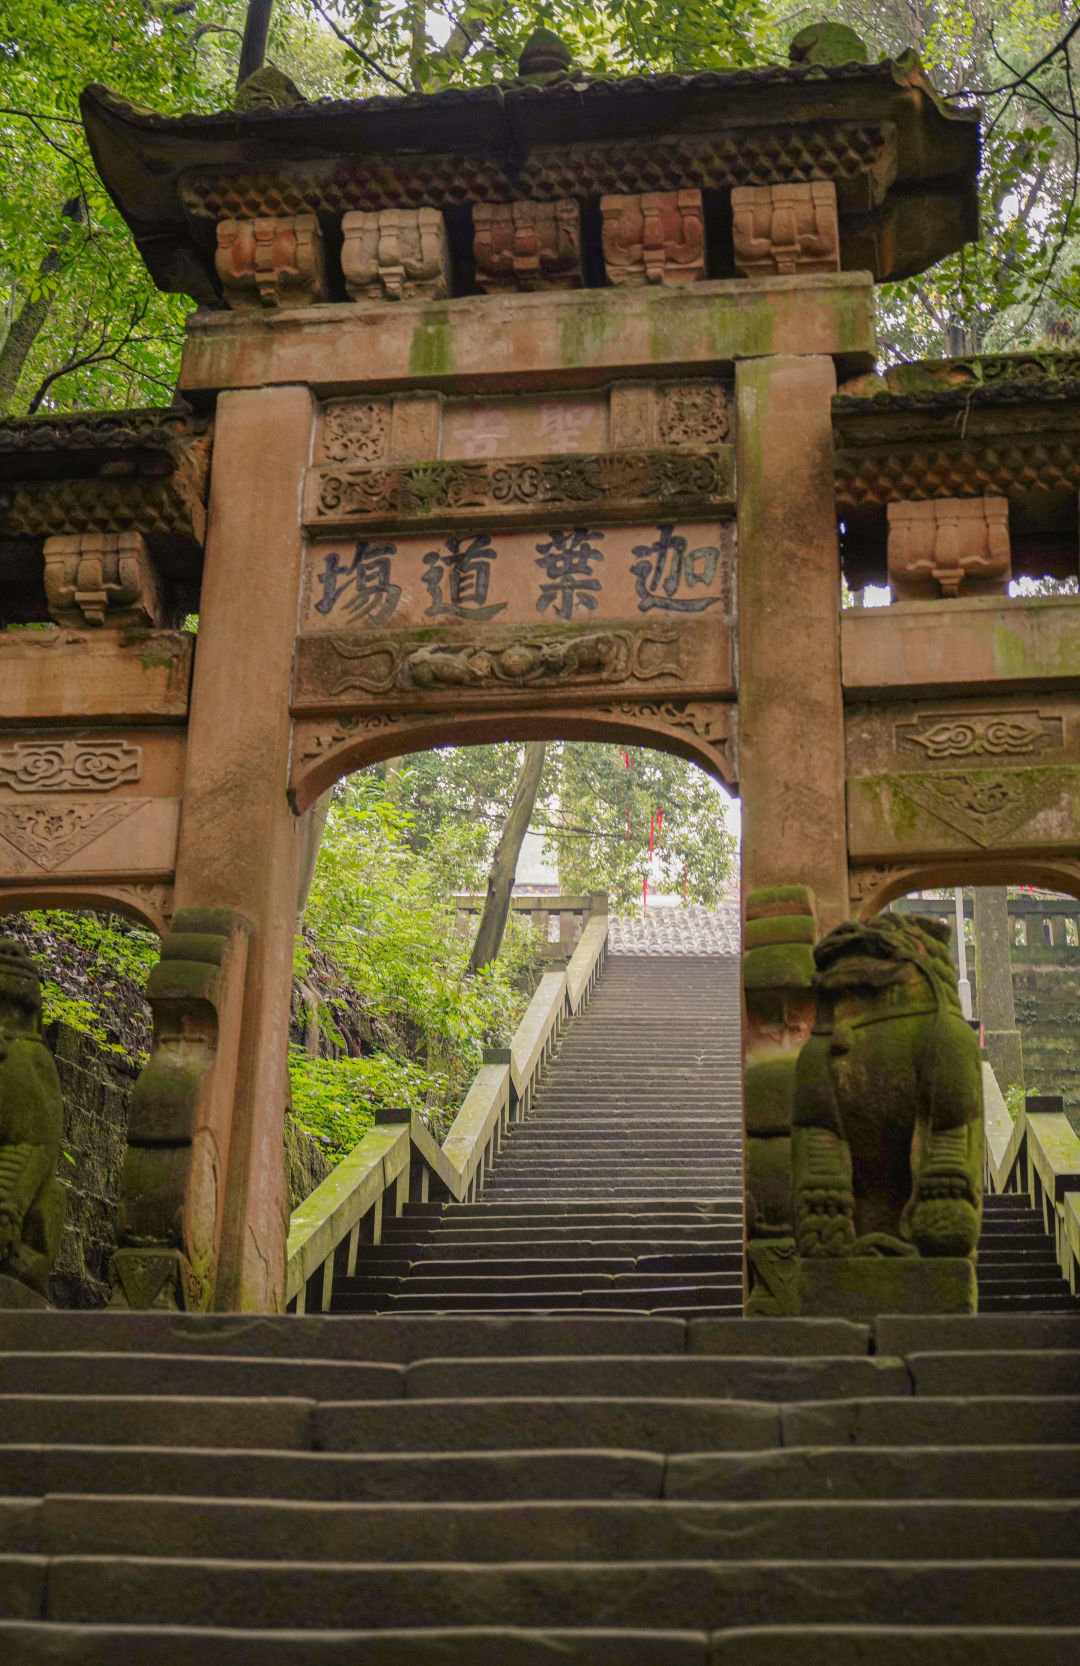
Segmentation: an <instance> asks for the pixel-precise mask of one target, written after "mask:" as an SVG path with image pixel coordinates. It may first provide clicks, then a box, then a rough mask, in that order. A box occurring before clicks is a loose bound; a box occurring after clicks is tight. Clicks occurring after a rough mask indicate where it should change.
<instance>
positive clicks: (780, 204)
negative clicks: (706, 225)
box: [731, 179, 840, 278]
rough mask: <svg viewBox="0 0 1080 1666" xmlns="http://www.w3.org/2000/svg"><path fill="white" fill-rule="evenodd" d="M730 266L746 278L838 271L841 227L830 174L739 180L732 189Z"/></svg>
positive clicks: (834, 189)
mask: <svg viewBox="0 0 1080 1666" xmlns="http://www.w3.org/2000/svg"><path fill="white" fill-rule="evenodd" d="M731 210H732V225H733V232H734V240H735V270H736V271H737V272H738V273H740V274H741V276H743V277H745V278H772V277H778V276H781V275H784V274H793V273H807V272H839V270H840V227H839V221H838V219H837V214H836V186H835V184H834V183H833V181H832V180H831V179H820V180H814V181H813V182H812V183H811V184H808V185H742V186H739V187H737V188H736V189H735V190H734V191H732V193H731Z"/></svg>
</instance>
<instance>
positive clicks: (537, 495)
mask: <svg viewBox="0 0 1080 1666" xmlns="http://www.w3.org/2000/svg"><path fill="white" fill-rule="evenodd" d="M372 442H373V443H377V442H375V440H374V435H373V436H372ZM734 491H735V487H734V454H733V451H732V448H731V447H730V446H720V447H718V448H717V450H715V451H712V452H706V451H691V450H690V449H689V447H688V446H687V447H685V448H679V449H675V448H672V449H671V450H669V451H647V452H633V451H616V452H599V453H595V454H592V455H590V454H587V453H573V452H571V453H569V454H568V455H565V456H552V457H534V458H526V459H521V460H516V459H509V460H507V461H502V460H500V459H495V458H493V459H490V460H489V459H486V458H484V459H477V460H476V461H472V462H469V461H450V460H448V461H445V462H430V463H412V464H402V465H399V466H397V467H378V466H374V467H364V466H361V465H356V466H352V467H348V468H344V467H325V468H321V469H312V470H311V471H310V472H309V474H308V478H307V483H306V487H305V491H304V522H305V525H307V526H311V527H318V528H320V529H323V528H327V529H332V528H336V527H339V526H340V527H347V526H350V525H354V524H363V525H375V524H377V523H379V522H382V521H389V522H392V523H393V524H394V526H395V527H400V526H402V525H409V524H421V525H422V524H423V523H424V522H425V521H430V520H431V518H432V517H433V516H436V515H437V516H439V518H440V522H442V521H447V520H455V519H465V520H469V519H476V518H480V519H483V521H484V523H485V525H487V524H493V523H494V522H496V521H497V522H499V523H501V524H505V523H506V522H507V521H511V520H515V519H517V520H524V521H528V522H530V524H531V522H532V521H533V520H534V519H535V517H536V514H537V512H538V511H540V512H542V513H543V514H544V516H545V517H546V518H548V519H550V518H551V517H555V518H558V519H566V518H567V517H568V516H571V515H573V516H580V517H585V518H589V519H592V518H597V517H600V516H603V517H606V518H610V517H611V516H612V515H613V514H618V515H626V516H628V517H633V518H637V517H639V516H642V515H645V514H646V512H654V513H656V514H657V515H659V516H661V518H664V517H667V516H671V517H672V518H675V517H677V516H679V515H681V514H683V513H685V512H691V511H693V512H697V511H703V510H712V511H713V512H714V513H715V512H716V511H718V510H719V511H721V512H723V511H725V510H726V511H728V512H730V511H731V509H732V508H733V507H734Z"/></svg>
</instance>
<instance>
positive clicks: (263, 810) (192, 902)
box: [166, 386, 312, 1312]
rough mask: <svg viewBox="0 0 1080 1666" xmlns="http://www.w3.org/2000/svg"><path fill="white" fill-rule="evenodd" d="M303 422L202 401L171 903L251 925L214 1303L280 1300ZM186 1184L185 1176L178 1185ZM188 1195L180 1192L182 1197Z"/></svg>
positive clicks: (301, 403) (281, 391) (234, 1058)
mask: <svg viewBox="0 0 1080 1666" xmlns="http://www.w3.org/2000/svg"><path fill="white" fill-rule="evenodd" d="M311 428H312V399H311V395H310V393H309V392H308V390H307V388H303V387H296V386H284V387H277V388H257V389H251V390H242V391H235V392H227V393H223V394H221V396H220V397H219V399H218V402H217V415H216V424H215V439H214V460H213V472H212V477H211V486H210V513H209V522H208V529H207V538H206V558H205V569H204V576H203V585H202V600H201V608H202V611H201V615H200V623H199V637H198V644H197V648H196V655H195V678H194V685H193V689H192V702H191V718H190V726H189V729H188V764H187V782H186V786H185V792H184V814H183V820H182V828H181V836H180V849H179V855H178V860H177V868H176V904H177V909H178V911H179V910H182V909H209V908H227V909H231V910H234V911H236V912H238V914H239V915H240V916H242V917H243V918H244V919H245V920H246V921H247V922H248V924H249V926H250V932H251V936H250V941H249V946H248V953H247V962H246V969H245V970H244V971H243V977H244V989H243V997H242V1002H241V1003H240V1013H241V1017H240V1022H239V1024H238V1025H236V1026H235V1027H234V1028H232V1030H231V1033H229V1034H222V1035H220V1036H219V1037H218V1048H219V1053H220V1051H221V1049H225V1050H226V1051H227V1052H228V1053H229V1054H231V1057H228V1058H220V1057H219V1061H218V1063H219V1067H220V1087H219V1090H218V1094H217V1095H216V1097H218V1099H219V1103H218V1104H216V1105H215V1106H214V1107H212V1109H211V1112H210V1115H211V1116H212V1118H213V1120H214V1122H215V1124H216V1126H217V1127H218V1128H219V1130H220V1143H221V1146H222V1152H221V1157H222V1168H223V1200H224V1201H223V1208H222V1212H221V1217H220V1228H219V1232H220V1236H219V1246H218V1255H217V1269H216V1278H215V1281H214V1294H213V1298H212V1305H213V1306H214V1307H216V1308H218V1309H221V1310H229V1311H237V1310H240V1311H263V1312H266V1311H273V1310H275V1309H278V1308H280V1307H282V1306H283V1305H284V1270H285V1253H284V1246H285V1238H286V1236H287V1231H288V1190H287V1187H286V1183H285V1166H284V1149H283V1142H282V1124H283V1119H284V1115H285V1111H286V1109H287V1106H288V1082H287V1076H286V1058H287V1050H288V1026H289V1001H290V994H291V989H292V956H293V933H294V930H295V924H296V895H297V882H298V874H299V866H300V855H301V843H302V823H301V822H300V820H299V818H297V817H296V816H295V815H293V813H292V811H291V810H290V808H289V804H288V801H287V798H286V782H287V780H288V759H289V743H290V718H289V667H290V664H291V658H292V647H293V634H294V632H295V630H296V617H297V606H298V594H299V585H300V567H301V532H300V527H299V525H298V521H297V504H298V502H299V497H300V488H301V483H302V477H303V471H304V469H305V468H306V467H307V463H308V459H309V453H310V446H311ZM166 947H167V945H166ZM233 1083H235V1086H233ZM198 1184H199V1178H198V1176H197V1175H193V1176H192V1177H191V1180H190V1181H189V1187H190V1186H191V1185H198ZM202 1201H203V1207H204V1208H205V1207H207V1206H208V1205H207V1201H206V1200H202ZM198 1202H199V1200H196V1199H192V1198H189V1200H188V1208H189V1210H190V1209H191V1208H192V1207H193V1206H194V1205H196V1204H197V1203H198Z"/></svg>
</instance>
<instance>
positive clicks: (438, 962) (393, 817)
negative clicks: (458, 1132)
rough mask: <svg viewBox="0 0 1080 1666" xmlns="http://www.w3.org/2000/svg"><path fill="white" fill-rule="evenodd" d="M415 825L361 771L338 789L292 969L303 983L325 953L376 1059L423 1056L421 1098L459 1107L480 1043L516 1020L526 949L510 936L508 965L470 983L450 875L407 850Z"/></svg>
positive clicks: (374, 778)
mask: <svg viewBox="0 0 1080 1666" xmlns="http://www.w3.org/2000/svg"><path fill="white" fill-rule="evenodd" d="M412 828H413V823H412V817H411V815H410V813H409V811H408V810H407V809H405V808H403V807H402V806H401V805H400V804H399V803H397V802H396V801H395V800H394V799H393V798H391V797H388V796H387V790H386V783H385V782H384V781H383V780H382V779H381V777H380V775H378V774H376V773H374V772H370V771H366V772H362V773H360V774H358V775H355V776H353V777H351V778H350V779H349V780H348V781H346V782H343V783H342V784H341V785H340V786H339V788H338V789H337V791H336V793H335V797H334V800H333V802H332V804H331V806H330V810H329V814H328V818H327V827H326V833H325V836H324V839H323V844H322V849H321V851H320V854H319V860H318V862H317V863H316V867H315V876H314V879H313V881H312V886H311V894H310V897H309V900H308V906H307V911H306V916H305V926H306V928H307V929H306V931H305V933H304V934H303V936H301V937H299V938H298V939H297V951H296V962H295V966H296V972H297V975H298V976H299V977H300V978H301V979H303V978H305V977H306V976H307V974H308V973H309V971H310V970H311V968H312V961H313V954H314V951H315V950H316V949H317V950H318V951H319V952H321V953H322V954H324V955H325V956H327V957H328V958H329V959H330V960H331V961H332V963H333V966H334V968H335V970H336V972H337V973H338V974H339V975H340V977H341V978H342V979H343V980H344V982H345V983H346V984H347V985H348V987H349V990H350V991H351V996H352V999H353V1000H354V1001H356V1002H358V1003H359V1004H360V1006H361V1007H362V1008H363V1010H364V1012H365V1013H366V1014H367V1016H368V1018H369V1020H370V1022H371V1025H372V1028H373V1031H374V1033H375V1035H376V1037H377V1041H378V1048H379V1052H380V1053H384V1054H386V1055H387V1056H388V1058H389V1059H391V1060H394V1061H397V1062H398V1063H399V1064H400V1063H404V1062H405V1061H407V1060H410V1059H411V1060H413V1061H418V1062H419V1063H420V1064H421V1065H422V1067H423V1070H424V1071H425V1072H426V1078H425V1080H426V1082H427V1086H426V1088H425V1092H426V1093H427V1095H428V1097H427V1099H426V1101H425V1102H426V1103H427V1104H428V1105H431V1106H433V1107H435V1108H445V1106H447V1105H452V1106H453V1107H454V1108H456V1107H457V1105H458V1104H460V1101H461V1097H462V1094H463V1092H464V1089H465V1087H466V1086H467V1084H468V1082H469V1081H470V1080H471V1078H472V1076H473V1075H474V1074H475V1073H476V1071H477V1070H478V1069H479V1066H480V1063H481V1057H482V1052H483V1048H484V1047H485V1046H488V1045H496V1046H505V1045H506V1044H507V1043H508V1041H509V1038H510V1035H511V1034H512V1032H513V1029H514V1027H515V1025H516V1023H517V1019H518V1016H519V1014H520V1011H521V1010H522V1007H523V1005H524V998H523V996H522V993H521V992H520V991H519V990H518V989H517V988H515V987H514V980H515V978H516V977H517V976H518V975H519V973H520V971H521V962H522V952H521V944H520V940H519V939H518V940H513V939H512V942H515V947H514V954H513V956H512V957H511V958H509V959H507V960H502V959H500V960H499V961H498V962H497V963H496V964H495V966H493V967H491V968H487V969H486V970H485V972H484V973H483V974H482V975H480V976H478V977H474V978H470V977H467V976H466V972H465V963H466V959H467V953H468V944H467V942H466V940H465V939H463V938H460V937H458V936H457V935H456V933H455V929H454V920H455V911H454V908H453V905H452V903H451V902H450V901H449V900H448V898H447V896H446V893H445V891H444V889H443V882H444V872H443V870H442V868H441V867H440V864H439V863H438V862H437V861H434V862H433V861H431V860H429V859H428V858H427V857H426V856H425V855H421V854H417V852H416V851H414V850H413V849H412V847H411V845H410V842H409V839H410V835H411V833H412ZM350 1062H355V1061H350ZM361 1062H363V1061H361ZM417 1081H419V1078H417ZM436 1089H437V1090H438V1091H437V1093H436ZM417 1091H419V1089H417ZM433 1094H435V1095H436V1098H440V1099H441V1100H442V1107H439V1106H436V1103H435V1098H433V1097H432V1095H433Z"/></svg>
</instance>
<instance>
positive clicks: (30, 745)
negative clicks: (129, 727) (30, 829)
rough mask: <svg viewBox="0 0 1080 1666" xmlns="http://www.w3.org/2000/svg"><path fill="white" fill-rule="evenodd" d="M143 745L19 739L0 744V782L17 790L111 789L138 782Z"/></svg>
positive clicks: (122, 741) (110, 741) (121, 741)
mask: <svg viewBox="0 0 1080 1666" xmlns="http://www.w3.org/2000/svg"><path fill="white" fill-rule="evenodd" d="M141 775H142V747H141V746H131V745H129V743H128V742H127V741H124V740H109V741H81V740H48V741H16V742H15V744H14V745H13V746H7V747H0V785H2V786H5V787H11V788H13V789H14V791H15V792H20V793H23V792H64V791H68V790H73V791H77V792H109V791H111V790H112V789H113V788H114V787H120V786H125V785H127V784H128V783H130V782H132V781H138V780H139V778H140V776H141Z"/></svg>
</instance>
